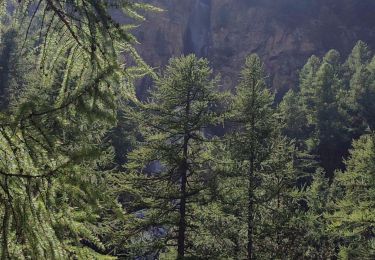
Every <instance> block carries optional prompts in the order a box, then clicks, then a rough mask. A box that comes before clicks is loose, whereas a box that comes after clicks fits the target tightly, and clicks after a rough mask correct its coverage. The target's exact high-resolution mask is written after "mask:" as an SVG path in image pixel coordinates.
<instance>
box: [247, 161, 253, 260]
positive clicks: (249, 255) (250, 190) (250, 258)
mask: <svg viewBox="0 0 375 260" xmlns="http://www.w3.org/2000/svg"><path fill="white" fill-rule="evenodd" d="M253 180H254V158H253V156H252V158H251V159H250V170H249V176H248V181H249V187H248V208H247V210H248V219H247V259H248V260H253V259H254V246H253V235H254V191H253Z"/></svg>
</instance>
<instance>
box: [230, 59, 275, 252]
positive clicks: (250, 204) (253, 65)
mask: <svg viewBox="0 0 375 260" xmlns="http://www.w3.org/2000/svg"><path fill="white" fill-rule="evenodd" d="M262 66H263V65H262V63H261V61H260V59H259V57H258V56H257V55H254V54H253V55H250V56H249V57H248V58H247V59H246V63H245V66H244V68H243V70H242V72H241V82H240V84H239V86H238V87H237V92H236V96H235V98H234V102H233V108H232V113H233V120H234V121H235V123H236V131H235V132H233V134H232V136H231V141H230V142H231V144H232V151H233V157H234V158H236V163H237V164H238V165H241V167H243V176H244V177H245V176H246V185H247V189H246V190H247V194H246V195H245V196H246V201H247V205H246V209H247V214H246V215H247V221H246V227H247V259H254V257H255V253H254V230H255V228H256V223H255V217H256V215H255V208H256V204H255V203H256V200H257V198H256V191H257V188H258V186H259V185H260V182H261V176H259V170H260V168H261V166H262V163H263V162H264V161H265V160H266V158H267V156H268V155H269V154H270V149H271V139H272V133H273V131H274V129H275V124H276V121H275V112H274V111H273V109H272V104H273V96H272V95H271V93H270V92H269V91H268V90H267V88H266V85H265V75H264V72H263V67H262ZM258 221H262V220H261V219H260V220H258Z"/></svg>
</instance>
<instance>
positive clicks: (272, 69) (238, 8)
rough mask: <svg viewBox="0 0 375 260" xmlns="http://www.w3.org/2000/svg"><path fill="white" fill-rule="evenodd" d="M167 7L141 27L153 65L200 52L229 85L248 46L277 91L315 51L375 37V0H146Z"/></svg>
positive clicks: (346, 47)
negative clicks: (256, 54)
mask: <svg viewBox="0 0 375 260" xmlns="http://www.w3.org/2000/svg"><path fill="white" fill-rule="evenodd" d="M147 2H150V3H152V4H154V5H156V6H159V7H161V8H163V9H164V10H165V11H164V12H163V13H157V14H149V15H147V21H146V22H145V23H144V24H143V25H142V26H141V27H140V29H138V31H137V32H136V34H137V36H138V39H139V41H140V42H141V43H142V44H141V45H139V51H140V52H141V54H142V56H143V57H144V58H145V60H146V61H147V62H148V63H149V64H151V65H152V66H154V67H157V68H158V67H161V66H163V65H165V64H166V63H167V61H168V59H169V58H170V57H172V56H176V55H181V54H187V53H196V54H197V55H199V56H202V57H207V58H209V59H210V61H211V62H212V65H213V67H214V69H215V72H218V73H221V75H222V79H223V86H224V87H225V88H231V87H232V86H233V85H234V84H235V83H236V81H237V78H238V70H239V68H240V67H241V65H242V64H243V62H244V58H245V56H246V55H247V54H248V53H252V52H255V53H258V54H259V55H260V56H261V57H262V58H263V60H264V62H265V65H266V69H267V71H268V73H269V82H270V84H271V85H272V87H273V88H274V89H277V90H278V92H279V94H282V93H283V92H285V90H287V89H289V88H293V87H295V86H296V81H297V78H298V70H299V69H300V68H301V66H303V64H304V63H305V61H306V59H307V58H308V57H309V56H311V55H312V54H316V55H322V54H323V53H325V52H326V51H327V50H329V49H332V48H335V49H337V50H339V51H340V52H341V53H342V54H343V55H346V54H347V53H348V52H349V51H350V49H351V48H352V47H353V46H354V44H355V42H356V41H358V40H363V41H365V42H367V43H368V44H369V45H370V47H374V45H375V1H374V0H147Z"/></svg>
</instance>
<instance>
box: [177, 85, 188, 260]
mask: <svg viewBox="0 0 375 260" xmlns="http://www.w3.org/2000/svg"><path fill="white" fill-rule="evenodd" d="M190 102H191V100H190V90H189V91H188V92H187V95H186V107H185V116H186V119H187V120H186V122H189V120H188V119H189V118H190ZM184 128H185V134H184V143H183V162H182V165H181V168H180V171H181V172H180V174H181V186H180V196H181V199H180V208H179V214H180V221H179V223H178V238H177V259H183V258H184V257H185V238H186V234H185V233H186V185H187V174H188V170H189V169H188V148H189V139H190V132H189V126H188V123H186V125H185V127H184Z"/></svg>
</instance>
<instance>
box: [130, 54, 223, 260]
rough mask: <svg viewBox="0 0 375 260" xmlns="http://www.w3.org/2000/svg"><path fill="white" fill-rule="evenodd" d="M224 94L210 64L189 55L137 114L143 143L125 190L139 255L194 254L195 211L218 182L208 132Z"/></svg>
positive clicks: (132, 162)
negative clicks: (211, 186) (162, 251)
mask: <svg viewBox="0 0 375 260" xmlns="http://www.w3.org/2000/svg"><path fill="white" fill-rule="evenodd" d="M223 95H224V94H220V93H219V92H218V81H217V79H216V78H213V76H212V71H211V69H210V68H209V66H208V62H207V61H206V60H204V59H197V58H196V57H195V56H194V55H189V56H187V57H181V58H175V59H172V60H171V61H170V63H169V66H168V67H167V68H166V70H165V72H164V75H163V76H162V77H161V78H160V79H159V80H158V81H157V83H156V86H155V88H154V89H152V90H151V97H150V100H149V102H147V103H145V104H142V108H141V111H139V112H137V111H135V112H134V114H133V116H134V117H135V118H138V120H139V124H140V125H141V133H142V135H143V138H144V140H143V141H142V142H141V144H140V146H139V147H138V148H137V149H135V150H134V151H133V152H132V153H131V154H130V155H129V163H128V165H127V167H128V169H129V171H130V173H129V175H127V176H125V177H124V178H125V184H126V183H129V182H130V184H131V185H130V186H129V185H125V184H124V187H123V189H124V190H123V192H125V193H128V194H129V195H128V196H130V197H131V199H130V201H129V202H127V203H126V205H125V206H126V208H127V209H128V211H129V214H130V216H129V219H130V220H129V221H128V223H127V226H128V227H129V229H130V230H128V232H130V233H132V232H134V234H135V237H132V238H131V239H132V241H133V242H139V243H140V247H141V250H140V251H138V252H136V253H137V254H138V255H142V254H146V255H147V254H150V253H152V252H155V251H156V252H157V251H158V250H162V249H164V248H165V247H167V248H168V247H171V246H172V248H171V250H172V249H174V248H176V250H177V258H181V259H182V258H184V257H185V256H187V255H189V256H194V252H191V251H190V250H191V248H190V244H191V243H193V242H192V241H191V238H192V236H193V235H192V234H193V232H194V228H195V225H194V222H195V221H197V220H196V216H197V215H196V212H197V211H199V210H200V208H201V207H204V206H203V205H204V203H205V200H207V196H209V194H208V193H207V192H206V190H207V187H208V186H209V185H210V182H211V180H212V179H214V178H215V176H214V175H213V173H212V172H211V170H210V163H211V157H210V149H209V147H210V146H209V141H210V137H209V136H207V134H206V133H205V129H206V128H207V127H208V126H210V125H215V124H217V123H218V122H219V120H220V113H219V112H220V110H219V106H218V105H219V104H220V101H221V99H222V98H223ZM136 230H138V232H137V231H136ZM133 246H134V245H133ZM148 250H150V251H148ZM172 251H173V250H172ZM156 254H157V253H156Z"/></svg>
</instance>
